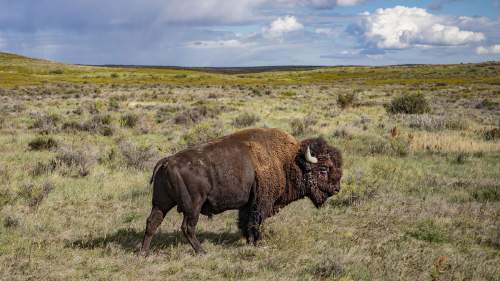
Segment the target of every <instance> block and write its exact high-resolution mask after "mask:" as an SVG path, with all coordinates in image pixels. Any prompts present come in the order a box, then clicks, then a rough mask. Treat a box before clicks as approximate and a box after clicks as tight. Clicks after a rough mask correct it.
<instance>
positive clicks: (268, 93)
mask: <svg viewBox="0 0 500 281" xmlns="http://www.w3.org/2000/svg"><path fill="white" fill-rule="evenodd" d="M407 93H421V94H423V95H424V96H425V98H426V99H427V100H428V101H429V103H430V106H431V112H430V113H426V114H389V113H387V111H386V109H385V108H384V105H386V104H387V103H389V102H390V101H391V100H392V99H393V98H394V97H398V96H400V95H402V94H407ZM346 96H347V97H350V98H348V99H343V98H339V97H346ZM263 126H267V127H278V128H282V129H284V130H286V131H288V132H291V133H292V134H294V135H296V136H297V137H298V138H306V137H312V136H319V135H321V136H323V137H324V138H325V139H327V140H328V141H329V142H330V143H332V144H333V145H335V146H337V147H339V148H340V149H341V150H342V152H343V155H344V159H345V167H344V168H345V174H344V177H343V179H342V190H341V192H340V193H339V194H338V195H336V196H335V197H333V198H332V199H330V200H329V201H328V202H327V204H326V206H325V207H323V208H321V209H315V208H314V207H313V205H312V204H311V203H310V202H309V201H308V199H305V200H301V201H298V202H296V203H293V204H291V205H289V206H288V207H286V208H284V209H283V210H282V211H281V212H280V213H279V214H278V215H276V216H275V217H273V218H270V219H268V220H267V221H266V224H265V227H264V240H263V242H262V243H261V245H259V246H258V247H253V246H247V245H246V244H245V243H244V241H243V239H241V238H240V235H239V233H238V231H237V227H236V213H235V212H226V213H224V214H222V215H218V216H214V217H213V219H211V220H209V219H208V218H205V217H203V218H201V221H200V223H199V224H198V229H197V231H198V237H199V238H200V240H202V245H203V247H204V248H205V250H207V252H208V254H206V255H203V256H195V255H194V253H193V250H192V249H191V247H190V246H189V244H188V243H187V242H186V241H185V239H184V238H183V237H182V234H181V233H180V232H179V226H180V224H181V217H180V215H179V214H177V213H176V212H175V210H172V211H171V213H169V214H168V215H167V217H166V219H165V221H164V222H163V224H162V226H161V228H160V230H159V233H158V234H157V235H156V236H155V238H154V240H153V244H152V254H151V256H149V257H148V258H138V257H137V256H136V252H137V249H138V247H139V244H140V241H141V239H142V233H143V230H144V224H145V219H146V216H147V215H148V214H149V210H150V199H151V188H150V187H149V186H148V184H147V182H148V180H149V176H150V173H151V167H152V165H153V164H154V163H155V161H156V160H158V159H159V158H161V157H163V156H166V155H168V154H170V153H174V152H175V151H178V150H180V149H182V148H184V147H186V146H188V145H190V144H193V143H197V142H200V141H205V140H207V139H210V138H213V137H216V136H220V135H223V134H227V133H231V132H234V131H236V130H238V129H240V128H244V127H263ZM499 126H500V63H483V64H463V65H434V66H430V65H421V66H390V67H389V66H388V67H328V68H319V69H316V70H308V71H296V70H294V71H279V72H263V73H246V74H219V73H209V72H200V71H194V70H179V69H150V68H104V67H91V66H74V65H64V64H59V63H54V62H48V61H43V60H34V59H28V58H25V57H20V56H16V55H12V54H3V53H0V280H81V279H87V280H343V281H347V280H500V266H499V264H500V219H499V218H500V141H499V134H500V133H499Z"/></svg>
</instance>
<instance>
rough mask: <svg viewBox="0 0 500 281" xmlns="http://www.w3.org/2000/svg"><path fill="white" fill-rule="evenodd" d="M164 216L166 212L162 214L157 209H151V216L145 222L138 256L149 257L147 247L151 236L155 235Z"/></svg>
mask: <svg viewBox="0 0 500 281" xmlns="http://www.w3.org/2000/svg"><path fill="white" fill-rule="evenodd" d="M165 215H166V212H165V213H164V212H162V211H161V210H160V209H159V208H157V207H153V209H152V210H151V214H150V215H149V217H148V219H147V221H146V231H145V233H144V240H143V241H142V247H141V251H140V254H141V255H142V256H147V255H149V246H150V244H151V239H153V235H154V234H155V233H156V230H157V229H158V227H159V226H160V224H161V222H162V221H163V218H164V217H165Z"/></svg>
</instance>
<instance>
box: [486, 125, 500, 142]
mask: <svg viewBox="0 0 500 281" xmlns="http://www.w3.org/2000/svg"><path fill="white" fill-rule="evenodd" d="M483 137H484V139H485V140H487V141H494V140H498V139H500V128H492V129H488V130H485V131H484V133H483Z"/></svg>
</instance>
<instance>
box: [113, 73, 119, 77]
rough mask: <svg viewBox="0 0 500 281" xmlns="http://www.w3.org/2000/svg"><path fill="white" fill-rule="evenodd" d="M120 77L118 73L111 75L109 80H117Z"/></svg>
mask: <svg viewBox="0 0 500 281" xmlns="http://www.w3.org/2000/svg"><path fill="white" fill-rule="evenodd" d="M118 77H120V75H118V73H111V78H118Z"/></svg>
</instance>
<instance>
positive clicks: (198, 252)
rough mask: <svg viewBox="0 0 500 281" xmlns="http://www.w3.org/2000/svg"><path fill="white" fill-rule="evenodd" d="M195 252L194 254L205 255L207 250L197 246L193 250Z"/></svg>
mask: <svg viewBox="0 0 500 281" xmlns="http://www.w3.org/2000/svg"><path fill="white" fill-rule="evenodd" d="M194 252H195V254H196V255H199V256H202V255H205V254H206V253H207V252H205V250H203V249H202V248H199V249H197V250H194Z"/></svg>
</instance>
